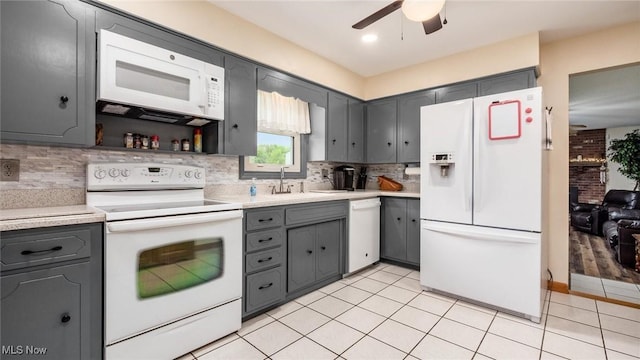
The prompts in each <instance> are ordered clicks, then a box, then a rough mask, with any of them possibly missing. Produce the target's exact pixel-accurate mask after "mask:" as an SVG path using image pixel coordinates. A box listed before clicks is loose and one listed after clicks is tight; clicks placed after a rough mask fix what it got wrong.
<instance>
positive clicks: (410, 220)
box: [407, 199, 420, 265]
mask: <svg viewBox="0 0 640 360" xmlns="http://www.w3.org/2000/svg"><path fill="white" fill-rule="evenodd" d="M407 262H410V263H413V264H415V265H420V200H413V199H409V200H407Z"/></svg>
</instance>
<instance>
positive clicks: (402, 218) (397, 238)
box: [381, 198, 407, 261]
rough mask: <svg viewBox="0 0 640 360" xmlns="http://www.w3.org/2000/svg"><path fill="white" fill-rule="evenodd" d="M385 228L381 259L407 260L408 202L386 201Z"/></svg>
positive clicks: (391, 199) (401, 200)
mask: <svg viewBox="0 0 640 360" xmlns="http://www.w3.org/2000/svg"><path fill="white" fill-rule="evenodd" d="M383 221H384V226H383V233H382V234H381V235H382V239H383V240H382V249H381V250H382V254H381V257H384V258H389V259H394V260H399V261H406V260H407V238H406V236H407V233H406V231H407V200H406V199H397V198H385V199H384V218H383Z"/></svg>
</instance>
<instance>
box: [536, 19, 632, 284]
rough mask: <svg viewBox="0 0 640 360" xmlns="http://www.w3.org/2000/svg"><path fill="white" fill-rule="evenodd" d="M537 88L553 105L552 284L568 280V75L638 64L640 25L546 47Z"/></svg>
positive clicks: (549, 226) (550, 189) (549, 230)
mask: <svg viewBox="0 0 640 360" xmlns="http://www.w3.org/2000/svg"><path fill="white" fill-rule="evenodd" d="M540 59H541V61H540V72H541V76H540V77H539V78H538V84H539V85H541V86H542V88H543V91H544V105H545V106H553V111H552V115H553V121H554V122H553V146H554V150H553V151H551V152H549V154H548V155H549V156H548V173H549V177H548V194H547V196H546V197H547V199H546V200H547V201H548V204H549V205H548V208H547V214H546V218H547V220H548V222H547V227H546V228H545V229H544V231H546V232H547V234H548V235H549V241H550V244H549V245H550V249H549V268H550V269H551V271H552V272H553V276H554V280H557V281H559V282H563V283H568V276H569V264H568V259H569V239H568V232H569V223H568V219H567V217H568V216H567V206H568V205H567V201H568V197H569V188H568V187H569V167H568V162H569V74H574V73H579V72H584V71H590V70H595V69H601V68H606V67H611V66H617V65H622V64H629V63H633V62H638V61H640V22H637V23H632V24H628V25H625V26H620V27H615V28H612V29H608V30H606V31H600V32H597V33H592V34H589V35H585V36H580V37H575V38H571V39H568V40H562V41H557V42H553V43H549V44H544V45H542V46H541V48H540Z"/></svg>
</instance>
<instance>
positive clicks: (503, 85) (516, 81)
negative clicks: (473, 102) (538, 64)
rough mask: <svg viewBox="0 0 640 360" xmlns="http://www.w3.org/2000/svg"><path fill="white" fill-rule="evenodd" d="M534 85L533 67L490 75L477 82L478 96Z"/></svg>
mask: <svg viewBox="0 0 640 360" xmlns="http://www.w3.org/2000/svg"><path fill="white" fill-rule="evenodd" d="M534 86H536V75H535V71H534V70H533V69H531V70H526V71H518V72H515V73H511V74H505V75H500V76H492V77H490V78H488V79H485V80H480V81H479V82H478V96H484V95H493V94H500V93H503V92H508V91H514V90H522V89H527V88H530V87H534Z"/></svg>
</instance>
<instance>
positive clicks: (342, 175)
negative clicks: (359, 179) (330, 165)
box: [333, 165, 356, 191]
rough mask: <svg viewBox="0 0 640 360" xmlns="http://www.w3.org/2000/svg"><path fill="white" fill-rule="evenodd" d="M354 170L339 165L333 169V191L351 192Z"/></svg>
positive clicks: (351, 167)
mask: <svg viewBox="0 0 640 360" xmlns="http://www.w3.org/2000/svg"><path fill="white" fill-rule="evenodd" d="M355 172H356V169H355V168H354V167H353V166H350V165H341V166H338V167H336V168H335V169H333V186H334V187H335V190H349V191H353V190H354V189H353V180H354V176H355Z"/></svg>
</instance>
